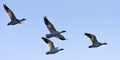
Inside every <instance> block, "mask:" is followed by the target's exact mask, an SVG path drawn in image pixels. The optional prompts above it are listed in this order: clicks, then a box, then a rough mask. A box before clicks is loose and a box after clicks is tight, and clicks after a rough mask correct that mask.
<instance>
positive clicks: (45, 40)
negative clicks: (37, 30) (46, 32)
mask: <svg viewBox="0 0 120 60" xmlns="http://www.w3.org/2000/svg"><path fill="white" fill-rule="evenodd" d="M42 39H43V40H44V42H45V43H47V44H48V47H49V49H50V50H51V49H54V48H55V47H54V44H53V42H52V41H50V40H49V39H47V38H45V37H42Z"/></svg>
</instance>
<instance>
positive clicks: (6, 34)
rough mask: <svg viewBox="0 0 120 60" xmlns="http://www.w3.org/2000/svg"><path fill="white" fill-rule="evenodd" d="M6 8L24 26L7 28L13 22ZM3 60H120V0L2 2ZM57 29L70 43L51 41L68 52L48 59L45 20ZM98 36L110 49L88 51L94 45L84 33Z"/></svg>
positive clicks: (0, 41) (0, 52)
mask: <svg viewBox="0 0 120 60" xmlns="http://www.w3.org/2000/svg"><path fill="white" fill-rule="evenodd" d="M4 3H5V4H6V5H7V6H8V7H9V8H10V9H11V10H12V11H13V12H14V14H15V15H16V17H17V18H19V19H22V18H26V19H27V20H26V21H24V23H23V24H18V25H15V26H7V23H8V22H9V21H10V19H9V17H8V15H7V13H6V12H5V10H4V9H3V4H4ZM0 13H1V14H0V36H1V38H0V60H119V59H120V57H119V56H120V47H119V46H120V44H119V42H120V40H119V39H120V36H119V31H120V28H119V26H120V1H119V0H97V1H96V0H84V1H83V0H60V1H57V0H30V1H28V0H1V1H0ZM44 16H47V17H48V19H49V20H50V21H51V22H52V23H53V24H54V25H55V27H56V29H57V30H58V31H61V30H66V31H67V32H66V33H63V34H62V35H64V36H65V37H66V38H67V39H68V40H66V41H61V40H59V39H57V38H51V40H52V41H53V42H54V44H55V46H56V47H60V48H64V51H61V52H58V53H56V54H54V55H46V54H45V52H47V51H48V47H47V45H46V44H45V43H44V41H43V40H42V39H41V37H42V36H45V34H46V33H49V31H48V29H47V28H46V26H45V24H44V21H43V17H44ZM86 32H88V33H92V34H94V35H96V37H97V39H98V40H99V41H100V42H107V43H108V45H105V46H101V47H99V48H93V49H90V48H88V46H89V45H91V41H90V40H89V38H88V37H86V36H85V35H84V33H86Z"/></svg>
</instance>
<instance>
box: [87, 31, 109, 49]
mask: <svg viewBox="0 0 120 60" xmlns="http://www.w3.org/2000/svg"><path fill="white" fill-rule="evenodd" d="M85 35H86V36H87V37H89V38H90V40H91V41H92V45H91V46H89V48H95V47H99V46H101V45H107V43H100V42H98V41H97V38H96V36H95V35H93V34H90V33H85Z"/></svg>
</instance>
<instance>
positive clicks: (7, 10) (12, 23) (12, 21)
mask: <svg viewBox="0 0 120 60" xmlns="http://www.w3.org/2000/svg"><path fill="white" fill-rule="evenodd" d="M3 7H4V9H5V11H6V12H7V13H8V15H9V17H10V20H11V21H10V22H9V23H8V24H7V25H16V24H18V23H19V24H21V23H22V21H24V20H26V19H24V18H23V19H21V20H19V19H17V18H16V16H15V15H14V13H13V12H12V11H11V10H10V9H9V8H8V7H7V5H5V4H3Z"/></svg>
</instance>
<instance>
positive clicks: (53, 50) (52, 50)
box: [41, 37, 64, 55]
mask: <svg viewBox="0 0 120 60" xmlns="http://www.w3.org/2000/svg"><path fill="white" fill-rule="evenodd" d="M41 38H42V39H43V40H44V42H45V43H46V44H48V47H49V51H48V52H46V55H49V54H55V53H57V52H59V51H62V50H64V49H63V48H60V49H59V47H55V46H54V44H53V42H52V41H50V40H49V39H47V38H45V37H41Z"/></svg>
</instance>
